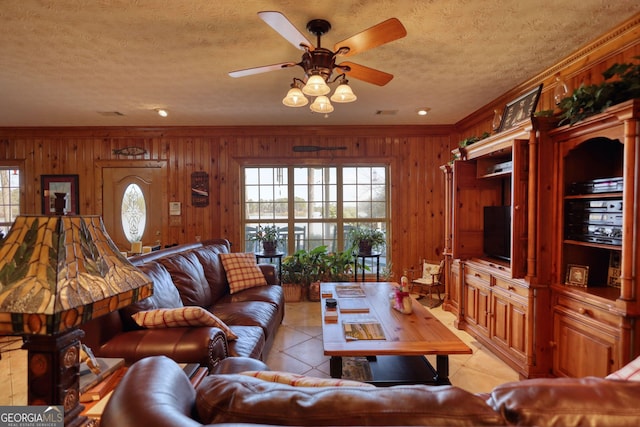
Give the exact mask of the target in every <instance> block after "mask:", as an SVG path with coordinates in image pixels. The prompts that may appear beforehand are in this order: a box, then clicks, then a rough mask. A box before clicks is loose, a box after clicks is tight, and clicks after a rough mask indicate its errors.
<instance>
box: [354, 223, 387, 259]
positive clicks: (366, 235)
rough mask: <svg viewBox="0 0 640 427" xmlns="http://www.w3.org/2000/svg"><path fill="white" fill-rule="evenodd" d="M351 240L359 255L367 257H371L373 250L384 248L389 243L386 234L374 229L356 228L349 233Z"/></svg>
mask: <svg viewBox="0 0 640 427" xmlns="http://www.w3.org/2000/svg"><path fill="white" fill-rule="evenodd" d="M349 238H350V240H351V242H352V243H353V245H355V246H356V247H357V248H358V253H360V254H365V255H370V254H371V251H372V250H373V249H376V248H380V247H383V246H384V245H385V244H386V243H387V239H386V237H385V235H384V232H383V231H382V230H379V229H377V228H373V227H365V226H357V227H354V228H352V229H351V230H350V231H349Z"/></svg>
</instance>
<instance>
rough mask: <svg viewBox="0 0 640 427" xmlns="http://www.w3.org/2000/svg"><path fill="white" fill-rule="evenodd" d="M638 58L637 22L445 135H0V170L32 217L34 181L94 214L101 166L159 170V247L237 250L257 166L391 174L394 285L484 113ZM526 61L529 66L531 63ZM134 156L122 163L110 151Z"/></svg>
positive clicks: (430, 130)
mask: <svg viewBox="0 0 640 427" xmlns="http://www.w3.org/2000/svg"><path fill="white" fill-rule="evenodd" d="M635 56H640V15H636V16H635V17H633V18H631V19H629V20H628V21H626V22H623V23H621V24H620V25H619V26H618V27H617V28H615V29H613V30H612V31H610V32H609V33H607V34H605V35H603V36H602V37H599V38H598V39H596V40H594V41H593V42H592V43H590V44H588V45H586V46H584V47H580V48H579V49H577V50H576V51H575V52H573V53H571V54H569V55H567V57H566V58H565V59H563V60H562V61H560V62H559V63H558V64H555V65H554V66H552V67H549V68H548V69H546V70H544V71H543V72H541V73H540V74H538V75H536V76H533V77H532V78H531V79H529V80H527V81H525V82H522V83H521V84H520V85H518V86H516V87H514V88H513V89H512V90H510V91H508V92H506V93H505V94H503V95H502V96H500V97H499V98H497V99H495V100H493V101H491V100H488V103H487V104H486V105H485V106H484V107H482V108H481V109H479V110H478V111H476V112H474V113H473V114H471V115H470V116H468V117H466V118H464V119H463V120H461V121H460V122H459V123H457V124H455V125H452V126H385V127H358V126H345V127H212V128H207V127H196V128H158V127H154V128H152V129H151V128H149V129H147V128H118V127H108V128H0V165H8V164H11V165H13V164H15V165H18V166H21V169H22V170H23V171H24V174H23V183H22V188H23V195H22V196H23V198H22V200H23V206H22V211H23V212H25V213H40V211H41V202H40V175H43V174H78V175H79V177H80V212H81V213H85V214H102V198H101V193H102V191H101V188H102V187H101V183H100V182H97V181H99V179H96V176H99V174H96V173H95V170H96V167H97V166H98V165H100V164H104V163H106V162H109V163H112V162H129V163H131V164H141V165H142V164H145V162H147V163H149V162H159V161H160V162H166V164H167V171H168V179H167V182H166V189H165V191H166V199H167V200H168V201H179V202H182V217H181V218H180V220H181V223H180V225H169V223H168V206H164V207H163V211H162V215H163V218H164V219H165V221H163V222H164V226H163V229H162V243H163V244H172V243H185V242H190V241H193V240H194V239H195V236H197V235H199V236H202V237H203V238H208V237H225V238H228V239H229V240H231V241H232V242H234V243H236V247H235V250H240V247H241V246H242V239H243V237H242V234H243V233H242V229H241V227H240V217H241V216H240V203H241V201H240V198H239V195H240V168H241V166H242V165H244V164H255V163H256V162H265V163H272V164H274V165H277V164H282V163H283V162H296V163H303V164H304V163H306V164H317V163H318V162H319V161H320V162H324V163H325V164H329V165H335V164H339V163H349V164H355V163H357V162H359V161H363V160H364V161H366V162H383V163H386V164H389V165H390V172H391V176H390V181H391V204H392V205H391V229H392V230H391V236H390V237H391V239H390V241H391V247H390V248H389V249H390V252H389V253H390V257H391V258H390V259H391V261H392V263H393V271H394V273H395V275H396V277H399V275H401V274H402V270H403V269H404V268H408V267H416V266H417V264H418V261H419V260H420V259H422V258H427V259H438V258H440V256H441V254H442V248H443V241H444V231H443V222H444V219H443V218H444V194H443V187H444V184H443V176H442V172H441V171H440V169H439V166H440V165H442V164H444V163H446V162H448V161H449V159H450V158H451V153H450V150H451V149H453V148H455V147H457V143H458V141H460V140H462V139H464V138H466V137H469V136H474V135H481V134H482V133H483V132H485V131H490V130H491V122H492V119H493V110H494V109H499V110H502V109H503V108H504V106H505V104H506V103H508V102H509V101H511V100H513V99H515V98H517V97H518V96H519V95H520V94H522V93H524V92H526V91H528V90H529V89H531V88H533V87H535V86H536V85H538V84H540V83H543V84H544V87H543V92H542V95H541V98H540V102H539V105H538V110H546V109H551V108H553V107H554V101H553V89H554V87H555V84H556V82H555V77H556V75H560V76H561V77H562V78H563V80H564V81H565V82H566V83H568V85H569V88H570V90H573V89H575V88H577V87H578V86H579V85H580V84H581V83H584V84H591V83H600V82H601V81H602V75H601V73H602V71H604V70H606V69H607V68H609V67H610V66H611V65H612V64H614V63H616V62H618V63H621V62H631V61H632V60H633V58H634V57H635ZM532 60H535V58H532ZM294 145H321V146H345V147H347V149H346V150H340V151H321V152H317V153H294V152H293V151H292V146H294ZM131 146H137V147H143V148H145V149H146V150H147V153H146V154H144V155H141V156H135V157H126V156H120V155H114V154H113V150H114V149H117V148H124V147H131ZM194 171H205V172H207V173H209V176H210V197H211V199H210V204H209V206H208V207H206V208H195V207H193V206H191V194H190V182H191V173H192V172H194Z"/></svg>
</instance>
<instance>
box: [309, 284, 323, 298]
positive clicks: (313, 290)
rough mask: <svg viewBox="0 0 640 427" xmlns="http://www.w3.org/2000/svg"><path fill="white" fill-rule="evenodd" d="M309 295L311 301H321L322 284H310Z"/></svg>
mask: <svg viewBox="0 0 640 427" xmlns="http://www.w3.org/2000/svg"><path fill="white" fill-rule="evenodd" d="M307 293H308V295H307V298H308V299H309V301H320V282H312V283H311V284H309V289H308V291H307Z"/></svg>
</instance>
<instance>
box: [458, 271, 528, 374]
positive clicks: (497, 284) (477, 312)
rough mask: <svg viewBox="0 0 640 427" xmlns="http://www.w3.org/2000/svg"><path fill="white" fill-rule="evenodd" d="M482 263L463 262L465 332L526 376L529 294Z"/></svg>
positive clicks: (520, 284) (516, 281)
mask: <svg viewBox="0 0 640 427" xmlns="http://www.w3.org/2000/svg"><path fill="white" fill-rule="evenodd" d="M492 270H493V268H492V267H490V266H488V265H487V264H486V263H485V262H483V261H478V260H470V261H466V262H464V271H465V274H464V289H465V311H464V313H465V329H466V330H467V331H469V332H471V333H472V334H473V335H474V336H475V337H476V338H477V339H478V340H479V341H481V342H482V343H483V344H484V345H486V346H488V347H489V348H491V349H492V350H493V351H494V353H496V354H498V355H499V356H501V358H502V359H503V360H505V361H506V362H507V363H508V364H509V365H511V366H512V367H513V368H514V369H515V370H517V371H518V372H520V373H521V375H523V376H529V375H530V374H531V373H530V372H529V371H530V370H529V369H528V368H527V365H528V363H527V362H528V358H529V354H531V341H530V332H529V331H530V330H531V329H532V327H531V326H532V325H530V319H531V317H532V315H531V310H530V305H529V300H530V299H531V298H532V295H531V292H532V291H531V290H530V289H529V288H528V287H527V286H526V284H525V283H524V281H523V280H521V279H511V278H509V277H507V276H504V275H501V274H500V273H499V272H498V271H497V270H496V271H492Z"/></svg>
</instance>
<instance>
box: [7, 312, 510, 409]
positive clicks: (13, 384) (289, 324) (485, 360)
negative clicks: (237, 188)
mask: <svg viewBox="0 0 640 427" xmlns="http://www.w3.org/2000/svg"><path fill="white" fill-rule="evenodd" d="M285 310H286V311H285V319H284V321H283V324H282V325H281V327H280V329H279V330H278V334H277V336H276V338H275V342H274V344H273V347H272V349H271V351H270V353H269V356H268V357H267V360H266V363H267V365H269V367H270V368H271V369H273V370H281V371H289V372H294V373H297V374H305V375H312V376H316V377H321V378H329V358H328V357H327V356H324V355H323V354H322V323H321V314H320V304H319V303H317V302H300V303H288V304H287V306H286V309H285ZM431 312H432V313H433V315H434V316H436V318H438V319H439V320H440V321H441V322H442V323H443V324H445V325H446V326H447V327H449V329H451V330H452V331H453V332H454V333H455V334H456V335H458V336H459V337H460V339H462V341H464V342H465V343H466V344H467V345H468V346H469V347H471V349H472V350H473V354H469V355H454V356H449V378H450V380H451V383H452V384H453V385H456V386H459V387H461V388H463V389H465V390H468V391H470V392H472V393H485V392H489V391H491V389H492V388H493V387H495V386H496V385H498V384H502V383H505V382H508V381H517V380H518V374H517V373H516V372H515V371H514V370H512V369H511V368H509V367H508V366H507V365H506V364H505V363H503V362H502V361H500V359H498V358H497V357H496V356H495V355H493V354H492V353H490V352H489V351H487V350H486V349H484V348H483V346H482V345H481V344H480V343H479V342H477V341H476V340H475V339H474V338H473V337H471V336H470V335H469V334H467V333H466V332H463V331H459V330H457V329H455V328H454V327H453V321H454V316H453V315H452V314H451V313H448V312H446V311H444V310H442V308H441V307H438V308H435V309H431ZM21 346H22V340H21V339H16V338H14V337H0V351H1V358H0V405H26V404H27V385H26V384H27V354H26V351H24V350H20V347H21ZM14 350H15V351H14ZM430 359H431V358H430ZM431 363H432V364H435V358H433V360H431Z"/></svg>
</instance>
